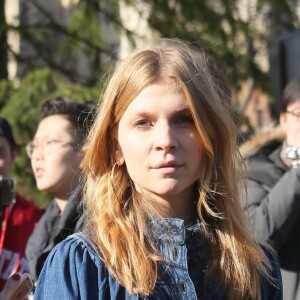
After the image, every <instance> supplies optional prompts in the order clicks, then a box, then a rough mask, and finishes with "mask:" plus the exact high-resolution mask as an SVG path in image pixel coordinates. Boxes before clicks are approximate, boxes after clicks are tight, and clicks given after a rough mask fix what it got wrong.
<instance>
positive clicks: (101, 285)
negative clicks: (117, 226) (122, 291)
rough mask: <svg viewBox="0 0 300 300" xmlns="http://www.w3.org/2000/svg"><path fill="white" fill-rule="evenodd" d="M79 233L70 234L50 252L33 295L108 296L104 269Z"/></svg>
mask: <svg viewBox="0 0 300 300" xmlns="http://www.w3.org/2000/svg"><path fill="white" fill-rule="evenodd" d="M80 236H81V235H80V234H74V235H72V236H71V237H69V238H68V239H66V240H64V241H63V242H61V243H60V244H58V245H57V246H56V247H55V248H53V250H52V251H51V252H50V254H49V256H48V258H47V260H46V263H45V265H44V267H43V270H42V272H41V274H40V276H39V280H38V283H37V289H36V292H35V295H34V299H39V300H43V299H47V300H51V299H53V300H57V299H107V298H108V299H109V295H106V293H109V290H108V289H106V287H107V285H108V284H107V281H108V274H107V270H106V268H105V267H104V265H103V263H102V261H101V260H100V258H99V257H98V256H97V255H96V253H95V252H94V251H93V250H92V248H91V247H89V246H88V242H87V241H86V240H85V238H84V237H83V236H82V237H80Z"/></svg>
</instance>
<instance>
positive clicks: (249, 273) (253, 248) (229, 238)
mask: <svg viewBox="0 0 300 300" xmlns="http://www.w3.org/2000/svg"><path fill="white" fill-rule="evenodd" d="M158 79H173V80H174V81H175V82H176V83H177V84H178V85H179V86H180V87H181V89H182V92H183V93H184V95H185V98H186V100H187V101H188V104H189V106H190V109H191V112H192V116H193V118H194V122H195V125H196V128H197V130H198V133H199V135H200V137H201V139H202V141H203V145H204V149H205V151H204V152H205V159H204V165H203V169H202V170H201V182H199V184H198V185H197V187H198V189H199V190H198V192H197V199H195V200H196V203H197V204H196V205H197V212H198V219H199V221H200V224H201V227H202V230H203V232H204V235H205V236H206V238H207V241H208V243H209V246H210V249H211V259H210V261H209V265H208V270H207V272H206V276H207V278H210V277H211V276H214V274H218V278H219V280H220V285H221V286H223V287H224V288H225V289H226V287H230V288H228V289H227V293H228V294H227V296H228V298H229V299H241V298H243V299H244V298H249V299H260V298H261V296H260V278H261V276H265V277H267V278H269V277H268V268H269V266H270V264H269V261H268V259H267V257H266V256H265V254H264V252H263V250H262V249H261V247H260V246H259V244H258V242H257V241H255V240H254V239H253V238H252V237H251V234H250V226H249V224H248V221H247V219H246V216H245V215H244V212H243V210H242V208H241V205H240V200H239V193H238V187H237V182H238V181H240V180H239V178H240V177H239V176H240V173H239V170H241V168H240V166H241V159H240V155H239V153H238V150H237V144H236V128H235V126H234V123H233V121H232V116H231V109H230V98H229V97H230V96H229V93H228V89H227V85H226V84H225V82H224V80H223V79H222V76H220V75H219V73H218V71H217V68H216V66H215V64H214V62H213V61H212V59H211V57H209V56H208V55H207V54H206V53H205V52H204V51H203V50H195V49H194V48H193V47H192V46H191V45H189V44H187V43H185V42H182V41H179V40H163V41H161V43H160V45H159V46H150V47H143V48H139V49H136V50H135V51H133V53H132V54H131V55H129V57H128V58H127V59H125V60H124V61H122V62H120V63H119V64H118V65H117V66H116V68H115V71H114V73H113V75H112V77H111V78H110V80H109V82H108V84H107V87H106V89H105V92H104V94H103V96H102V99H101V101H100V104H99V108H98V114H97V116H96V119H95V122H94V126H93V128H92V129H91V131H90V135H89V137H88V139H87V142H86V145H85V158H84V161H83V170H84V171H85V172H86V174H87V181H86V186H85V192H86V195H85V200H84V201H85V202H84V203H85V207H86V212H87V218H86V220H87V221H86V234H87V235H88V238H89V239H90V241H91V242H92V244H93V245H94V247H95V248H96V249H97V250H98V251H99V255H100V256H101V259H102V260H103V261H104V263H105V265H106V266H107V268H108V270H109V272H110V273H111V274H112V275H113V276H114V277H115V278H116V279H117V280H118V281H119V282H120V284H121V285H122V286H124V287H125V288H126V290H127V291H128V292H129V293H138V294H140V295H149V294H151V292H152V291H153V289H154V286H155V283H156V279H157V263H158V261H159V260H161V259H162V258H161V256H160V255H159V253H158V251H157V250H156V248H155V245H154V242H153V241H152V240H151V238H150V237H149V236H147V235H146V234H145V226H146V220H147V217H149V215H151V214H158V212H157V211H156V210H155V207H154V205H153V203H152V202H151V201H150V200H149V199H143V198H142V195H140V194H138V193H137V192H136V191H135V188H134V184H133V182H132V181H131V179H130V177H129V175H128V172H127V170H126V163H125V164H124V165H122V166H117V161H116V155H115V152H116V149H117V130H118V124H119V121H120V119H121V118H122V116H123V114H124V112H125V110H126V108H127V107H128V105H129V103H130V102H131V101H132V100H133V99H134V98H135V97H136V96H137V95H138V94H139V93H140V92H141V91H142V90H143V89H144V88H145V87H147V86H148V85H150V84H151V83H153V82H155V81H157V80H158ZM133 151H134V149H133Z"/></svg>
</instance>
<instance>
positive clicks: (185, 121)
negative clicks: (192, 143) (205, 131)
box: [175, 116, 194, 125]
mask: <svg viewBox="0 0 300 300" xmlns="http://www.w3.org/2000/svg"><path fill="white" fill-rule="evenodd" d="M175 123H177V124H179V125H181V124H182V125H190V124H194V119H193V117H192V116H180V117H178V118H176V120H175Z"/></svg>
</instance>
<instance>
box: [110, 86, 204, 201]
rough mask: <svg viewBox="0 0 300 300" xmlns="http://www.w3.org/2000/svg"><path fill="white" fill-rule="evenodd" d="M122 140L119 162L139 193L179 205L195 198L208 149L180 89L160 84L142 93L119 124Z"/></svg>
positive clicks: (118, 154) (119, 134)
mask: <svg viewBox="0 0 300 300" xmlns="http://www.w3.org/2000/svg"><path fill="white" fill-rule="evenodd" d="M118 142H119V148H118V150H117V151H116V159H117V161H119V162H120V161H123V160H125V164H126V167H127V170H128V173H129V175H130V177H131V179H132V180H133V182H134V184H135V186H136V189H137V191H139V192H142V193H144V194H150V195H151V196H152V197H153V196H154V199H158V200H167V201H168V202H169V203H171V202H172V203H174V204H175V203H180V202H184V201H185V202H188V201H189V199H192V197H193V184H194V183H195V182H196V181H197V180H198V179H199V178H200V177H201V167H202V160H203V159H202V157H203V152H204V149H203V143H202V140H201V138H200V136H199V134H198V132H197V130H196V127H195V124H194V121H193V118H192V115H191V111H190V108H189V106H188V104H187V101H186V99H185V97H184V95H183V93H182V92H181V89H180V87H179V86H177V85H176V84H175V83H173V82H172V81H158V82H155V83H153V84H151V85H149V86H148V87H146V88H145V89H144V90H142V91H141V93H140V94H139V95H138V96H137V97H136V98H135V99H134V100H133V101H132V102H131V103H130V104H129V106H128V108H127V109H126V111H125V113H124V115H123V116H122V118H121V120H120V123H119V128H118Z"/></svg>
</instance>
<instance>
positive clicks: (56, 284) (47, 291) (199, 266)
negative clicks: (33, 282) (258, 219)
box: [34, 218, 282, 300]
mask: <svg viewBox="0 0 300 300" xmlns="http://www.w3.org/2000/svg"><path fill="white" fill-rule="evenodd" d="M147 228H148V232H147V234H151V235H152V237H153V239H154V241H155V245H156V246H157V249H158V250H159V252H160V253H161V254H162V255H163V261H161V262H159V264H158V278H157V282H156V285H155V288H154V290H153V293H152V294H151V295H150V296H139V295H137V294H128V293H127V291H126V289H125V288H124V287H122V286H121V285H120V284H119V283H118V282H117V281H116V280H115V279H114V278H113V277H112V276H111V274H110V273H109V272H108V270H107V269H106V267H105V265H104V264H103V262H102V261H101V259H100V258H99V255H97V253H96V252H95V250H94V249H93V247H92V246H91V244H90V242H89V241H88V240H87V238H86V237H85V236H84V234H82V233H75V234H73V235H71V236H70V237H69V238H67V239H66V240H65V241H63V242H61V243H60V244H59V245H57V246H56V247H55V248H54V249H53V250H52V251H51V253H50V255H49V256H48V258H47V261H46V263H45V265H44V268H43V270H42V273H41V275H40V277H39V281H38V284H37V289H36V293H35V297H34V299H47V300H51V299H53V300H58V299H64V300H67V299H72V300H73V299H92V300H94V299H95V300H96V299H105V300H106V299H107V300H109V299H114V300H123V299H126V300H136V299H170V300H171V299H172V300H174V299H176V300H183V299H185V300H195V299H215V300H220V299H226V291H225V289H224V288H221V287H220V286H219V285H218V274H216V276H215V277H214V278H212V280H210V281H209V282H207V281H204V275H205V270H206V267H207V263H208V258H209V248H208V246H207V243H206V241H205V239H204V237H203V234H202V233H201V229H200V226H199V224H196V225H194V226H191V227H189V228H185V227H184V222H183V220H180V219H157V218H154V219H152V220H151V221H150V223H149V226H148V227H147ZM267 255H268V256H269V258H270V260H271V262H272V265H273V269H272V271H271V275H272V276H273V278H275V279H276V280H277V281H278V283H279V288H277V287H275V286H274V285H272V284H270V283H269V282H268V281H266V280H265V279H263V278H262V280H261V286H262V299H276V300H277V299H282V288H281V276H280V270H279V266H278V262H277V260H276V259H275V258H274V256H273V255H272V254H271V253H270V252H269V251H267Z"/></svg>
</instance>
